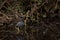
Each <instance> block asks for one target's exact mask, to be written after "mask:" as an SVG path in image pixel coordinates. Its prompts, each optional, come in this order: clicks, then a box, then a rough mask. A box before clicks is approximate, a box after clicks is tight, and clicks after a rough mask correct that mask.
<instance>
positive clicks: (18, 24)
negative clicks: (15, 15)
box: [16, 16, 25, 27]
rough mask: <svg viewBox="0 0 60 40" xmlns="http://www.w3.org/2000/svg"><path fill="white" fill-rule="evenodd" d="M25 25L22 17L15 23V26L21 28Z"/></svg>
mask: <svg viewBox="0 0 60 40" xmlns="http://www.w3.org/2000/svg"><path fill="white" fill-rule="evenodd" d="M24 25H25V23H24V18H23V16H21V17H20V21H19V22H17V24H16V26H18V27H23V26H24Z"/></svg>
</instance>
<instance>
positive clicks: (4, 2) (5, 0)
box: [0, 0, 7, 9]
mask: <svg viewBox="0 0 60 40" xmlns="http://www.w3.org/2000/svg"><path fill="white" fill-rule="evenodd" d="M6 2H7V0H5V1H4V2H3V3H2V4H1V6H0V9H1V8H2V7H3V5H4V4H5V3H6Z"/></svg>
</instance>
